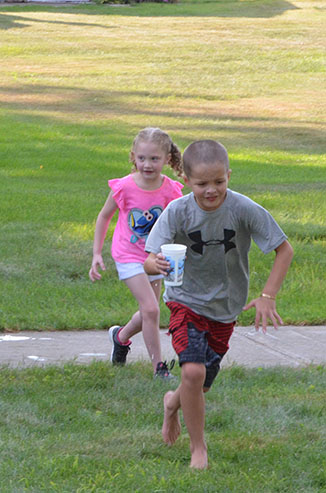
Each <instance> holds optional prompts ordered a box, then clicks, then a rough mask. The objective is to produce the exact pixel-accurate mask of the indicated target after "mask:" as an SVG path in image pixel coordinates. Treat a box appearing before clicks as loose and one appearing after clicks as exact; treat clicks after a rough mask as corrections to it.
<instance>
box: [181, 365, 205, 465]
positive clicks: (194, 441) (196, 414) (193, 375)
mask: <svg viewBox="0 0 326 493" xmlns="http://www.w3.org/2000/svg"><path fill="white" fill-rule="evenodd" d="M205 376H206V368H205V365H204V364H201V363H183V365H182V368H181V385H180V403H181V408H182V413H183V417H184V421H185V424H186V427H187V430H188V433H189V436H190V451H191V463H190V467H193V468H195V469H205V468H206V467H207V465H208V459H207V447H206V442H205V438H204V427H205V398H204V393H203V384H204V381H205Z"/></svg>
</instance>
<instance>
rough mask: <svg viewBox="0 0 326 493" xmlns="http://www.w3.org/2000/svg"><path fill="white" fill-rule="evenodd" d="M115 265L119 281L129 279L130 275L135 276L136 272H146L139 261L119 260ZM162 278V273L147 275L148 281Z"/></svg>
mask: <svg viewBox="0 0 326 493" xmlns="http://www.w3.org/2000/svg"><path fill="white" fill-rule="evenodd" d="M115 266H116V268H117V271H118V276H119V279H120V281H124V280H125V279H129V278H130V277H134V276H137V275H138V274H146V272H145V271H144V267H143V264H141V263H140V262H127V263H123V264H122V263H120V262H116V263H115ZM162 278H163V276H162V274H157V275H155V276H152V275H148V279H149V282H153V281H156V280H157V279H162Z"/></svg>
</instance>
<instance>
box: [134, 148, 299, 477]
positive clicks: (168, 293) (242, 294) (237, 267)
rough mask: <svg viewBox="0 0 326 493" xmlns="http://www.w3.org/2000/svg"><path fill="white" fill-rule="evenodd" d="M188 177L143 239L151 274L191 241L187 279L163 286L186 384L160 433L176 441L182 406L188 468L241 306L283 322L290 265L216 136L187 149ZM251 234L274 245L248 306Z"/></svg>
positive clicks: (169, 398)
mask: <svg viewBox="0 0 326 493" xmlns="http://www.w3.org/2000/svg"><path fill="white" fill-rule="evenodd" d="M183 169H184V174H185V182H186V183H187V185H188V186H189V187H190V188H191V190H192V192H191V193H190V194H189V195H186V196H184V197H182V198H179V199H176V200H174V201H173V202H171V203H170V204H169V205H168V207H167V208H166V209H165V211H164V212H163V213H162V215H161V216H160V218H159V220H158V221H157V223H156V224H155V226H154V228H153V229H152V231H151V233H150V235H149V237H148V240H147V242H146V247H145V249H146V251H148V252H150V254H149V256H148V258H147V260H146V261H145V264H144V268H145V271H146V272H147V273H148V274H158V273H162V274H165V275H166V271H167V270H168V268H169V263H168V262H166V261H165V260H164V257H163V255H162V254H161V253H160V248H161V245H163V244H165V243H181V244H184V245H186V246H187V260H186V262H185V270H184V277H183V284H182V286H178V287H170V286H169V287H166V290H165V293H164V301H165V302H166V304H167V306H168V307H169V309H170V311H171V318H170V326H169V329H170V333H171V334H172V344H173V347H174V349H175V351H176V353H177V354H178V356H179V364H180V365H181V384H180V385H179V387H178V388H177V389H176V390H175V391H170V392H167V393H166V394H165V396H164V420H163V427H162V435H163V439H164V441H165V442H166V443H167V444H169V445H172V444H173V443H174V442H175V441H176V439H177V438H178V436H179V434H180V431H181V428H180V420H179V415H178V410H179V409H180V407H181V409H182V412H183V416H184V421H185V424H186V427H187V429H188V432H189V436H190V451H191V463H190V467H193V468H196V469H205V468H206V467H207V465H208V459H207V447H206V442H205V438H204V423H205V399H204V394H203V392H207V391H208V390H209V388H210V386H211V385H212V383H213V381H214V379H215V377H216V375H217V373H218V371H219V369H220V363H221V360H222V358H223V356H224V354H225V353H226V352H227V350H228V347H229V346H228V341H229V338H230V337H231V334H232V331H233V327H234V324H235V321H236V318H237V316H238V315H239V313H240V312H241V311H242V310H243V309H244V310H248V309H250V308H255V309H256V320H255V327H256V329H257V330H258V329H259V325H260V323H262V329H263V331H264V332H265V331H266V328H267V322H268V319H270V320H271V321H272V323H273V325H274V327H275V329H276V328H277V327H278V324H282V319H281V317H280V316H279V314H278V313H277V311H276V302H275V298H276V294H277V292H278V291H279V289H280V287H281V284H282V281H283V279H284V277H285V275H286V273H287V270H288V268H289V266H290V263H291V260H292V256H293V250H292V247H291V245H290V244H289V242H288V241H287V239H286V236H285V234H284V233H283V231H282V230H281V229H280V227H279V226H278V225H277V223H276V222H275V220H274V219H273V218H272V216H271V215H270V214H269V213H268V212H267V211H266V210H265V209H263V207H261V206H259V205H258V204H257V203H255V202H253V201H252V200H251V199H249V198H248V197H245V196H244V195H241V194H239V193H236V192H233V191H232V190H230V189H228V182H229V179H230V175H231V170H230V169H229V159H228V154H227V151H226V149H225V148H224V147H223V145H221V144H220V143H218V142H216V141H213V140H202V141H196V142H193V143H192V144H190V145H189V146H188V147H187V149H186V150H185V152H184V154H183ZM251 239H253V240H254V241H255V243H256V244H257V245H258V247H259V248H260V249H261V250H262V251H263V252H264V253H269V252H271V251H273V250H274V251H275V253H276V256H275V260H274V264H273V267H272V269H271V273H270V275H269V277H268V279H267V282H266V284H265V286H264V289H263V292H262V294H261V295H260V296H259V297H258V298H256V299H254V300H252V301H251V302H250V303H249V304H247V305H246V300H247V295H248V284H249V268H248V253H249V249H250V244H251Z"/></svg>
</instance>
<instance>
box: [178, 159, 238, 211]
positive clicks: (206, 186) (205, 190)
mask: <svg viewBox="0 0 326 493" xmlns="http://www.w3.org/2000/svg"><path fill="white" fill-rule="evenodd" d="M230 175H231V170H226V169H225V166H224V165H223V164H220V163H216V164H204V163H203V164H198V165H197V166H195V167H194V169H193V170H192V173H191V176H190V177H189V178H187V177H185V182H186V184H187V185H188V186H189V187H190V188H191V189H192V191H193V192H194V196H195V199H196V202H197V204H198V205H199V207H200V208H201V209H203V210H204V211H213V210H215V209H217V208H218V207H220V205H221V204H222V203H223V202H224V199H225V197H226V193H227V187H228V183H229V179H230Z"/></svg>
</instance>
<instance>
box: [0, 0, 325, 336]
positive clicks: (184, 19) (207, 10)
mask: <svg viewBox="0 0 326 493" xmlns="http://www.w3.org/2000/svg"><path fill="white" fill-rule="evenodd" d="M325 12H326V11H325V3H324V2H323V1H318V0H316V1H310V0H309V1H308V0H303V1H285V0H251V1H249V0H248V1H245V0H243V1H231V0H230V1H214V2H212V1H211V2H209V1H206V2H204V1H196V2H195V1H180V2H179V3H178V4H173V5H172V4H168V5H165V4H150V3H144V4H141V5H137V6H132V7H111V6H108V5H75V6H63V5H61V6H60V5H59V6H58V5H57V6H46V5H30V4H29V5H0V33H1V44H0V57H1V59H2V69H1V73H0V103H1V105H0V153H1V160H0V209H1V235H0V251H1V257H0V299H1V301H0V303H1V304H0V328H1V329H9V330H16V329H40V330H41V329H66V328H84V329H87V328H104V327H107V326H110V325H111V324H112V323H121V324H122V323H125V322H126V321H127V320H128V318H129V317H130V315H131V314H132V313H133V311H134V310H135V309H136V304H135V302H134V300H133V299H132V298H131V296H130V295H129V292H128V291H127V289H126V288H125V287H124V286H123V285H122V283H119V282H118V280H117V276H116V273H115V269H114V265H113V263H112V260H111V258H110V249H109V241H108V242H107V243H106V246H105V251H104V257H105V260H106V263H107V265H108V271H107V272H106V274H105V275H104V280H103V282H101V283H97V284H95V285H92V284H91V282H90V281H89V280H88V270H89V267H90V263H91V252H92V237H93V232H94V225H95V219H96V216H97V213H98V212H99V210H100V208H101V206H102V204H103V203H104V200H105V198H106V196H107V192H108V189H107V180H108V179H109V178H112V177H117V176H123V175H125V174H127V173H128V171H129V169H130V164H129V163H128V155H129V150H130V146H131V142H132V140H133V138H134V136H135V135H136V133H137V132H138V131H139V130H140V129H141V128H143V127H145V126H147V125H152V126H160V127H162V128H163V129H165V130H167V131H168V132H169V133H170V134H171V136H172V137H173V139H174V140H175V141H176V142H177V143H178V144H179V146H180V148H181V149H184V148H185V146H186V145H187V144H188V143H189V142H191V141H192V140H194V139H199V138H214V139H218V140H220V141H221V142H222V143H224V144H225V145H226V147H227V148H228V150H229V154H230V159H231V167H232V170H233V173H232V178H231V182H230V186H231V188H233V189H234V190H236V191H239V192H241V193H244V194H247V195H248V196H250V197H251V198H253V199H254V200H257V201H258V202H260V203H261V204H262V205H264V206H265V207H267V208H268V209H269V210H270V211H271V212H272V214H273V215H274V216H275V218H276V219H277V221H278V222H279V223H280V225H281V226H282V227H283V229H284V230H285V232H286V233H287V234H288V235H289V239H290V241H291V243H292V244H293V246H294V249H295V258H294V262H293V265H292V267H291V270H290V272H289V275H288V277H287V279H286V281H285V283H284V286H283V289H282V291H281V293H280V295H279V301H278V308H279V312H280V313H281V315H282V317H283V319H284V320H285V322H286V323H295V324H302V323H307V324H315V323H316V324H321V323H325V322H326V316H325V308H324V300H323V296H321V293H324V292H325V288H326V286H325V282H326V281H325V279H326V261H325V254H324V252H325V241H326V234H325V231H326V229H325V227H326V220H325V217H326V202H325V189H326V171H325V169H326V159H325V155H326V153H325V150H326V149H325V147H326V146H325V142H326V138H325V137H326V135H325V101H326V94H325V92H326V91H325V83H324V80H325V59H324V50H325V29H324V25H325V15H326V13H325ZM113 229H114V223H112V225H111V227H110V230H109V236H108V240H109V239H110V237H111V236H112V232H113ZM272 260H273V255H270V256H267V257H265V256H263V255H262V254H261V253H260V252H259V251H258V249H257V248H255V247H254V248H253V249H252V252H251V257H250V264H251V272H252V277H251V286H250V297H253V296H256V295H257V294H258V293H259V292H260V290H261V289H262V286H263V285H264V282H265V280H266V277H267V275H268V271H269V268H270V265H271V262H272ZM121 306H123V307H124V310H123V312H122V311H121ZM253 318H254V313H253V311H251V312H246V313H244V314H242V315H241V316H240V319H239V321H240V323H241V324H250V323H252V322H253ZM167 321H168V311H167V309H166V308H165V307H164V306H163V305H162V317H161V323H162V325H166V324H167Z"/></svg>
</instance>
